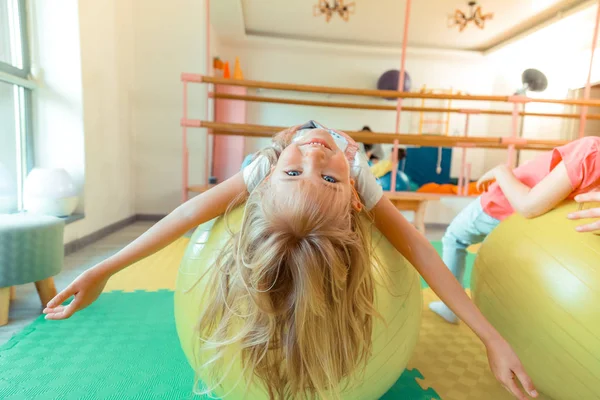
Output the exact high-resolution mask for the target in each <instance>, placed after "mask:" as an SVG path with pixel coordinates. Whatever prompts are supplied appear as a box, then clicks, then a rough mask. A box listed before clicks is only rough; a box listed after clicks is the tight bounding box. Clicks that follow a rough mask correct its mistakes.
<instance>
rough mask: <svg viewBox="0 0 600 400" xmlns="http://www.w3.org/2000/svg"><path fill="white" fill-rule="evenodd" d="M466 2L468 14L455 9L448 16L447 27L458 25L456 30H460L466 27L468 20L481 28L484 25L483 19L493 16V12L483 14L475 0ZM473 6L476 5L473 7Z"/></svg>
mask: <svg viewBox="0 0 600 400" xmlns="http://www.w3.org/2000/svg"><path fill="white" fill-rule="evenodd" d="M467 4H468V5H469V8H470V10H469V15H467V14H465V13H464V12H462V11H461V10H458V9H457V10H455V11H454V14H453V15H450V16H449V17H448V27H449V28H453V27H455V26H458V27H459V28H458V31H459V32H462V31H463V30H464V29H465V28H466V27H467V25H468V24H469V22H473V23H474V24H475V25H477V27H478V28H479V29H483V28H484V26H485V21H486V20H488V19H492V18H493V17H494V14H493V13H487V14H484V13H483V12H482V11H481V6H478V5H477V2H476V1H469V2H468V3H467ZM475 6H477V7H476V8H475Z"/></svg>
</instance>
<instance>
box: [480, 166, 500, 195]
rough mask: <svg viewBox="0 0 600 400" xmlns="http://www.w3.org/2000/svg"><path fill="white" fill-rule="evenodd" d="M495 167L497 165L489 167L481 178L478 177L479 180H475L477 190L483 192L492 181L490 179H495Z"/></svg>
mask: <svg viewBox="0 0 600 400" xmlns="http://www.w3.org/2000/svg"><path fill="white" fill-rule="evenodd" d="M497 168H498V167H496V168H492V169H490V170H489V171H488V172H486V173H485V174H483V176H482V177H481V178H479V180H478V181H477V185H476V188H477V191H479V192H485V191H486V190H487V188H488V187H489V185H490V184H491V183H492V181H493V180H494V179H496V169H497Z"/></svg>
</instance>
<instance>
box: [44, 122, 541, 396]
mask: <svg viewBox="0 0 600 400" xmlns="http://www.w3.org/2000/svg"><path fill="white" fill-rule="evenodd" d="M357 149H358V146H357V144H356V142H354V140H352V139H351V138H350V137H349V136H348V135H346V134H344V133H343V132H339V131H334V130H331V129H327V128H324V127H323V126H321V125H320V124H318V123H316V122H314V121H310V122H309V123H307V124H304V125H303V126H296V127H293V128H290V129H287V130H285V131H283V132H281V133H279V134H277V135H276V136H275V137H274V139H273V144H272V145H271V146H270V147H268V148H267V149H265V150H263V151H262V152H260V153H259V154H258V155H257V156H256V157H255V159H254V160H253V162H252V163H251V164H250V165H248V166H247V167H245V168H244V169H243V170H242V171H240V172H239V173H238V174H236V175H235V176H233V177H231V178H230V179H228V180H226V181H225V182H223V183H221V184H219V185H217V186H216V187H214V188H213V189H211V190H209V191H207V192H205V193H202V194H201V195H199V196H197V197H195V198H193V199H191V200H189V201H188V202H186V203H184V204H182V205H181V206H179V207H178V208H177V209H175V210H174V211H173V212H172V213H171V214H169V215H168V216H167V217H165V218H164V219H163V220H161V221H160V222H158V223H157V224H156V225H154V226H153V227H152V228H151V229H149V230H148V231H147V232H146V233H145V234H143V235H142V236H140V237H139V238H138V239H137V240H135V241H133V242H132V243H131V244H130V245H128V246H127V247H125V248H124V249H123V250H121V251H120V252H119V253H117V254H115V255H114V256H112V257H110V258H108V259H106V260H105V261H102V262H101V263H100V264H98V265H96V266H95V267H93V268H91V269H89V270H88V271H86V272H84V273H83V274H82V275H81V276H79V277H78V278H77V279H76V280H75V281H73V283H71V284H70V285H69V286H68V287H67V288H66V289H64V290H63V291H62V292H61V293H59V294H58V295H57V296H56V297H55V298H54V299H53V300H51V301H50V302H49V303H48V306H47V308H46V309H45V310H44V313H46V318H47V319H54V320H59V319H65V318H69V317H70V316H71V315H73V314H74V313H75V312H76V311H79V310H81V309H83V308H85V307H87V306H88V305H89V304H91V303H92V302H93V301H94V300H95V299H96V298H97V297H98V296H99V294H100V293H101V292H102V289H103V288H104V286H105V284H106V282H107V280H108V279H109V278H110V277H111V276H112V275H113V274H115V273H116V272H118V271H120V270H122V269H124V268H126V267H127V266H129V265H131V264H133V263H135V262H137V261H139V260H141V259H142V258H144V257H147V256H149V255H151V254H153V253H155V252H156V251H158V250H160V249H161V248H163V247H165V246H167V245H168V244H169V243H171V242H173V241H174V240H176V239H177V238H179V237H181V236H182V235H183V234H184V233H186V232H187V231H189V230H190V229H193V228H194V227H196V226H198V225H199V224H202V223H204V222H207V221H209V220H211V219H213V218H215V217H218V216H220V215H223V214H225V213H226V212H227V210H228V208H231V207H233V206H235V205H238V204H240V203H241V202H243V201H245V206H244V207H245V211H244V218H243V221H242V225H241V229H240V231H239V232H238V233H237V234H235V235H233V236H232V238H231V240H230V241H229V243H228V245H227V246H225V248H224V249H223V250H222V253H221V254H220V257H219V259H218V262H217V265H215V266H214V268H213V271H212V279H213V283H214V284H213V285H211V286H212V289H211V290H212V293H211V296H210V298H211V301H210V304H208V306H207V307H206V309H205V310H204V311H203V314H202V315H201V317H200V321H199V325H198V335H199V337H200V338H202V342H203V343H206V346H207V347H211V348H212V349H215V350H217V352H216V354H217V356H216V357H215V358H214V360H212V362H213V363H214V367H215V368H218V367H219V362H220V361H222V358H223V354H224V353H225V352H226V349H227V348H228V346H230V345H232V344H236V345H238V346H241V348H242V354H241V356H242V362H243V363H244V365H245V367H246V370H248V369H249V370H250V373H251V374H252V375H253V376H255V377H257V378H259V379H260V380H261V381H262V382H263V383H264V385H265V387H267V389H268V390H269V392H270V395H271V397H272V398H295V397H302V396H305V395H306V396H309V397H316V396H318V397H323V395H324V393H325V392H326V391H328V390H330V389H331V388H332V387H335V385H336V384H337V383H339V382H340V380H342V379H343V378H344V377H347V376H350V375H352V374H353V373H355V372H357V371H359V370H360V368H361V366H364V365H365V362H366V361H367V359H368V357H369V355H370V350H371V329H372V323H373V318H376V317H377V316H376V312H375V310H374V306H373V304H374V298H373V296H374V293H373V292H374V290H373V287H374V271H373V267H372V263H371V251H370V243H369V235H368V233H367V232H365V227H364V226H363V224H361V223H360V222H359V215H360V214H361V213H365V212H368V215H370V217H371V218H372V220H373V223H374V225H375V226H376V227H377V228H378V229H379V230H380V231H381V232H382V233H383V235H385V236H386V238H387V239H388V240H389V241H390V243H392V245H393V246H394V247H395V248H396V249H397V250H398V251H399V252H400V253H401V254H402V255H403V256H404V257H406V259H407V260H408V261H409V262H410V263H411V264H412V265H414V267H415V268H416V269H417V271H418V272H419V273H420V274H421V276H423V278H424V279H425V280H426V281H427V282H428V283H429V285H430V286H431V288H432V289H433V290H434V291H435V292H436V293H437V294H438V295H439V297H440V298H441V299H442V300H443V301H444V302H445V303H446V304H447V305H448V306H449V307H450V308H451V309H452V310H453V311H454V312H455V313H456V314H457V315H459V316H460V318H461V319H462V320H463V321H464V322H465V323H466V324H467V325H468V326H469V327H470V328H471V329H472V330H473V331H474V332H475V333H476V334H477V335H478V337H479V338H480V339H481V340H482V342H483V343H484V344H485V346H486V349H487V353H488V358H489V362H490V366H491V369H492V371H493V373H494V374H495V376H496V378H497V379H498V380H499V381H500V382H501V383H502V384H503V385H504V386H505V387H506V388H507V390H509V391H510V392H511V393H512V394H513V395H514V396H516V397H517V398H519V399H526V398H527V397H526V396H525V395H524V394H523V393H522V391H521V389H520V388H519V386H518V384H517V379H518V380H519V381H520V382H521V384H522V385H523V388H524V389H525V390H526V391H527V393H528V394H529V395H531V396H533V397H536V396H537V393H536V392H535V389H534V387H533V384H532V382H531V380H530V378H529V376H528V375H527V374H526V372H525V371H524V369H523V366H522V365H521V363H520V361H519V359H518V358H517V356H516V354H515V353H514V351H513V350H512V348H511V347H510V345H509V344H508V343H507V342H506V341H505V340H504V339H503V338H502V337H501V336H500V334H499V333H498V332H497V331H496V330H495V329H494V328H493V327H492V326H491V325H490V324H489V322H488V321H487V320H486V319H485V318H484V317H483V315H482V314H481V313H480V312H479V310H478V309H477V307H476V306H475V305H474V304H473V303H472V302H471V300H470V299H469V297H467V295H466V294H465V292H464V291H463V290H462V287H461V286H460V284H459V283H458V281H457V280H456V279H455V278H454V276H452V274H451V273H450V271H449V270H448V269H447V268H446V267H445V265H444V263H443V262H442V260H441V259H440V257H439V256H438V254H437V252H436V251H435V249H434V248H433V247H432V246H431V244H430V243H429V241H427V239H426V238H425V237H423V236H422V235H421V234H420V233H419V232H418V231H417V230H416V229H415V228H413V226H412V225H411V224H410V223H409V222H408V221H406V220H405V219H404V217H403V216H402V215H401V214H400V212H398V210H397V209H396V208H395V207H394V206H393V205H392V203H391V202H390V201H389V200H388V199H387V198H386V197H385V196H383V192H382V190H381V187H380V186H379V185H378V184H377V182H376V180H375V178H374V177H373V175H372V174H371V173H370V171H369V167H368V164H367V162H366V160H365V159H364V157H363V156H361V155H360V153H358V152H357ZM70 296H75V297H74V299H73V301H72V302H71V303H70V304H68V305H61V304H62V303H63V302H64V301H65V300H67V299H68V298H69V297H70ZM399 306H400V305H399ZM232 325H234V326H236V329H235V330H233V329H229V328H230V327H231V326H232ZM397 340H402V338H401V337H399V338H397Z"/></svg>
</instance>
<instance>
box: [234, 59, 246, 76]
mask: <svg viewBox="0 0 600 400" xmlns="http://www.w3.org/2000/svg"><path fill="white" fill-rule="evenodd" d="M233 79H244V73H243V72H242V67H240V59H239V58H238V57H236V58H235V67H233Z"/></svg>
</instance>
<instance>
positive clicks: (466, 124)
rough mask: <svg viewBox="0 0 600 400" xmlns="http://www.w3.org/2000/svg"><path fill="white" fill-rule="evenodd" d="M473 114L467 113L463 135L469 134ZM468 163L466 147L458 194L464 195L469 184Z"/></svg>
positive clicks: (459, 177) (464, 148) (462, 160)
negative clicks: (466, 179)
mask: <svg viewBox="0 0 600 400" xmlns="http://www.w3.org/2000/svg"><path fill="white" fill-rule="evenodd" d="M470 116H471V113H469V112H467V113H466V115H465V117H466V118H465V133H464V135H463V136H465V137H467V136H469V117H470ZM466 165H467V149H466V147H463V148H462V154H461V160H460V171H459V175H458V194H459V195H463V192H464V191H466V190H465V188H466V186H467V183H466V181H465V176H466V169H465V166H466Z"/></svg>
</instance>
